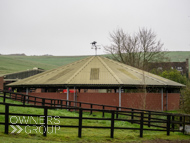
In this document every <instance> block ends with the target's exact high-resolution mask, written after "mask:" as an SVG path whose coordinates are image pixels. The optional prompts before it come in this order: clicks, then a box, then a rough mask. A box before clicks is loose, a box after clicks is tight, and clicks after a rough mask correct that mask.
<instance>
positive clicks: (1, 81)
mask: <svg viewBox="0 0 190 143" xmlns="http://www.w3.org/2000/svg"><path fill="white" fill-rule="evenodd" d="M42 72H44V70H43V69H40V68H36V67H35V68H33V69H32V70H26V71H21V72H16V73H10V74H4V75H1V76H0V89H4V88H5V86H6V85H7V84H10V83H13V82H16V81H18V80H21V79H24V78H27V77H30V76H33V75H36V74H39V73H42Z"/></svg>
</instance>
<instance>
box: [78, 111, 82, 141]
mask: <svg viewBox="0 0 190 143" xmlns="http://www.w3.org/2000/svg"><path fill="white" fill-rule="evenodd" d="M81 135H82V109H81V108H80V109H79V128H78V137H79V138H81Z"/></svg>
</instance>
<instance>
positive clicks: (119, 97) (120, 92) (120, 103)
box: [119, 87, 121, 110]
mask: <svg viewBox="0 0 190 143" xmlns="http://www.w3.org/2000/svg"><path fill="white" fill-rule="evenodd" d="M119 107H121V87H119ZM119 110H121V108H119Z"/></svg>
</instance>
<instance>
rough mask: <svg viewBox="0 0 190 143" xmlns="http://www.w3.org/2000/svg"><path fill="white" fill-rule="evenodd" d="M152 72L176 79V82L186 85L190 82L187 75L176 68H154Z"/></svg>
mask: <svg viewBox="0 0 190 143" xmlns="http://www.w3.org/2000/svg"><path fill="white" fill-rule="evenodd" d="M151 72H152V73H154V74H157V75H159V76H161V77H164V78H167V79H170V80H173V81H176V82H178V83H181V84H184V85H186V84H187V82H188V79H187V77H186V76H183V75H181V73H180V72H179V71H178V70H176V69H171V70H165V71H163V72H161V71H159V70H156V69H153V70H152V71H151Z"/></svg>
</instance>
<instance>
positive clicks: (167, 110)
mask: <svg viewBox="0 0 190 143" xmlns="http://www.w3.org/2000/svg"><path fill="white" fill-rule="evenodd" d="M166 111H168V89H166Z"/></svg>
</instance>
